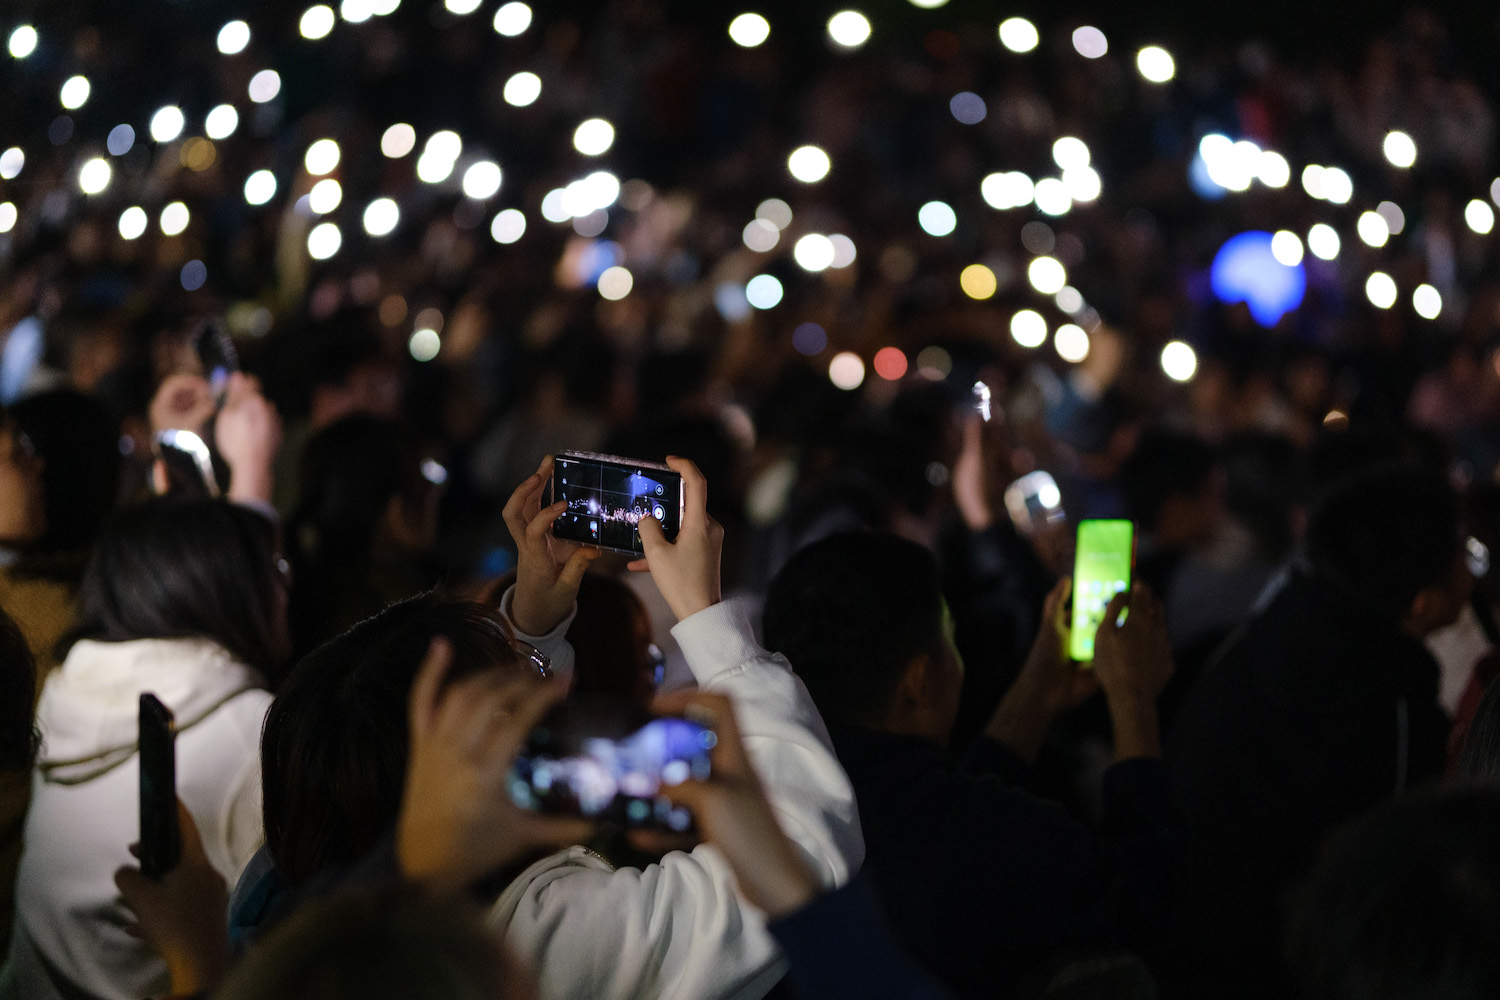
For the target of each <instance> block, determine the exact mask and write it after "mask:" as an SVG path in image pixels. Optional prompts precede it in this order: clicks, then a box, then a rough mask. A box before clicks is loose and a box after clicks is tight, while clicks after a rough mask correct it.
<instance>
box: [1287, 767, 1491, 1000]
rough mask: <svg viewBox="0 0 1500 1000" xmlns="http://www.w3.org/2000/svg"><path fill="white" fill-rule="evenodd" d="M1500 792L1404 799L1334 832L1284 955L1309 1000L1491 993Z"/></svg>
mask: <svg viewBox="0 0 1500 1000" xmlns="http://www.w3.org/2000/svg"><path fill="white" fill-rule="evenodd" d="M1496 829H1500V790H1497V789H1493V788H1473V789H1464V790H1460V791H1455V792H1448V793H1445V794H1444V795H1442V796H1441V797H1431V798H1428V797H1419V798H1414V799H1405V800H1402V801H1400V802H1398V803H1395V804H1392V805H1389V806H1386V807H1384V808H1382V809H1379V810H1377V811H1376V812H1374V813H1371V814H1370V815H1368V816H1366V817H1364V818H1363V819H1361V820H1358V821H1357V822H1356V823H1355V824H1354V825H1352V826H1350V827H1349V828H1347V829H1345V830H1344V831H1342V832H1341V833H1339V834H1337V835H1335V836H1334V837H1333V838H1332V839H1331V840H1330V841H1329V843H1328V845H1327V847H1326V849H1325V851H1324V854H1323V857H1322V859H1321V860H1320V862H1319V863H1318V865H1317V867H1316V868H1315V869H1314V871H1313V874H1312V876H1311V877H1310V878H1309V880H1308V881H1307V883H1306V884H1305V885H1304V886H1303V887H1302V889H1301V891H1300V893H1299V894H1298V896H1297V898H1296V899H1295V900H1294V902H1295V904H1296V905H1295V906H1294V909H1293V913H1292V919H1291V921H1290V924H1289V938H1288V940H1289V949H1288V951H1289V956H1290V958H1291V961H1292V966H1293V969H1294V971H1295V972H1296V974H1297V976H1298V979H1299V980H1300V982H1301V984H1302V986H1303V988H1304V995H1306V996H1307V997H1309V998H1313V997H1316V998H1318V1000H1409V998H1413V997H1431V998H1438V997H1442V998H1444V1000H1478V998H1480V997H1495V996H1500V948H1496V947H1495V942H1496V941H1497V940H1500V838H1496V837H1495V830H1496Z"/></svg>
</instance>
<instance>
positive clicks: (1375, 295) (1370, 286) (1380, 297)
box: [1365, 271, 1396, 309]
mask: <svg viewBox="0 0 1500 1000" xmlns="http://www.w3.org/2000/svg"><path fill="white" fill-rule="evenodd" d="M1365 298H1367V299H1369V300H1370V304H1371V305H1373V306H1374V307H1375V308H1377V309H1389V308H1390V307H1391V306H1393V305H1395V304H1396V282H1395V279H1393V278H1392V277H1391V276H1390V275H1389V274H1386V273H1385V272H1384V271H1376V272H1374V273H1373V274H1371V275H1370V277H1369V278H1368V279H1366V280H1365Z"/></svg>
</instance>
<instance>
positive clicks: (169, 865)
mask: <svg viewBox="0 0 1500 1000" xmlns="http://www.w3.org/2000/svg"><path fill="white" fill-rule="evenodd" d="M140 713H141V714H140V736H139V740H140V743H139V746H140V752H141V873H142V874H144V875H145V876H146V877H147V878H154V879H159V878H161V877H162V876H163V875H165V874H166V873H167V872H169V871H171V870H172V869H173V868H176V867H177V862H179V861H180V860H182V830H181V828H180V827H179V826H178V823H177V724H176V720H175V719H173V717H172V711H171V709H169V708H167V706H165V705H163V704H162V703H161V702H160V701H159V700H158V699H157V697H156V695H154V694H143V695H141V706H140Z"/></svg>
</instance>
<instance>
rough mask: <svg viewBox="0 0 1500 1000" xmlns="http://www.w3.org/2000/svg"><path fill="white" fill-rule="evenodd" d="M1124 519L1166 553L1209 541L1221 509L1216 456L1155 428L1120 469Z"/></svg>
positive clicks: (1192, 440) (1192, 441)
mask: <svg viewBox="0 0 1500 1000" xmlns="http://www.w3.org/2000/svg"><path fill="white" fill-rule="evenodd" d="M1120 489H1121V491H1122V492H1123V493H1124V494H1125V509H1126V513H1127V516H1128V517H1129V518H1130V519H1131V520H1132V521H1134V522H1135V524H1136V527H1137V528H1138V529H1139V530H1140V532H1141V534H1143V535H1145V536H1148V537H1150V538H1152V539H1153V540H1155V541H1156V542H1157V543H1158V544H1160V545H1161V546H1163V547H1164V548H1186V547H1190V546H1193V545H1197V544H1199V543H1201V542H1203V541H1206V540H1207V539H1208V538H1209V536H1210V535H1212V533H1213V531H1214V528H1215V526H1216V525H1217V523H1218V519H1219V515H1220V513H1221V512H1222V510H1223V506H1224V496H1223V494H1224V484H1223V476H1222V473H1221V472H1220V470H1219V461H1218V456H1217V455H1215V453H1214V450H1213V449H1212V448H1210V447H1209V446H1208V445H1207V444H1205V443H1204V442H1203V441H1202V440H1200V439H1199V438H1197V437H1195V436H1193V435H1191V434H1182V433H1179V432H1177V431H1170V430H1166V429H1164V428H1153V429H1150V430H1147V431H1145V432H1144V433H1142V434H1141V436H1140V440H1139V441H1138V442H1137V444H1136V446H1135V450H1134V451H1133V452H1132V453H1131V455H1130V457H1129V458H1127V459H1126V460H1125V462H1124V464H1123V465H1121V467H1120Z"/></svg>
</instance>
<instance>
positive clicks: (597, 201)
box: [567, 170, 620, 216]
mask: <svg viewBox="0 0 1500 1000" xmlns="http://www.w3.org/2000/svg"><path fill="white" fill-rule="evenodd" d="M567 190H568V191H569V192H570V195H569V196H570V198H574V197H576V198H578V199H579V200H580V201H582V202H583V211H581V212H574V213H573V214H574V215H575V216H576V215H588V214H589V213H590V212H594V211H597V210H599V209H601V208H609V207H610V206H611V205H613V204H614V203H615V202H616V201H618V200H619V199H620V178H618V177H616V176H615V175H614V174H612V173H610V172H609V171H608V170H596V171H594V172H593V173H591V174H589V175H588V176H587V177H585V178H584V179H583V180H581V181H574V182H573V183H572V184H569V185H568V188H567Z"/></svg>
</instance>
